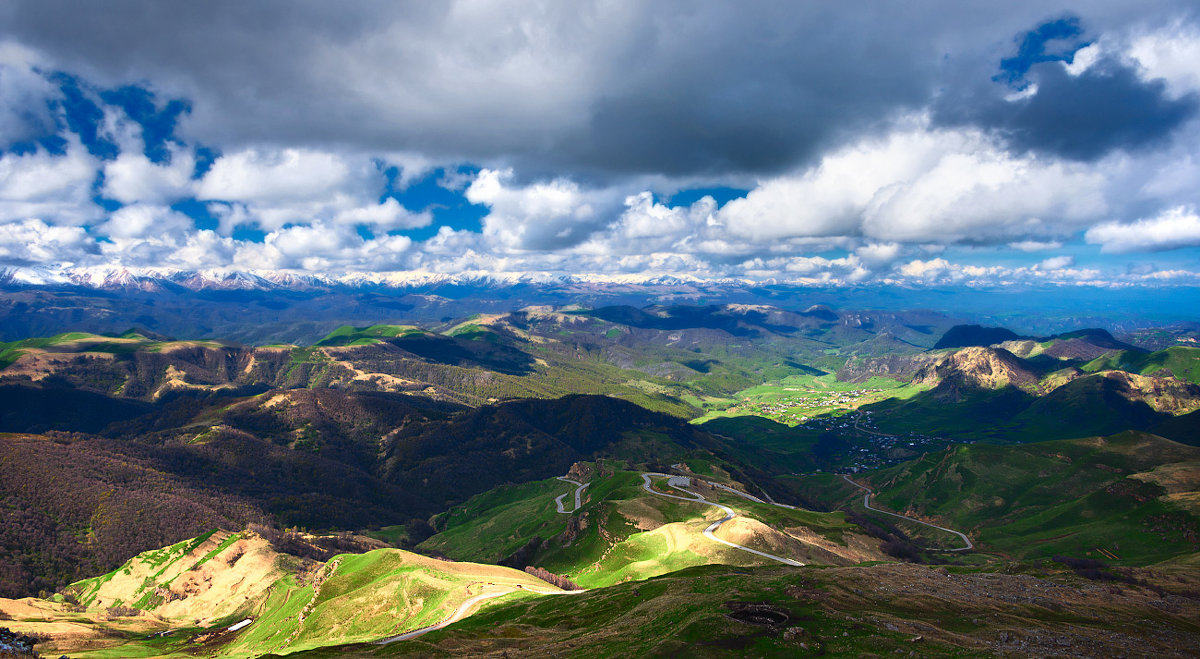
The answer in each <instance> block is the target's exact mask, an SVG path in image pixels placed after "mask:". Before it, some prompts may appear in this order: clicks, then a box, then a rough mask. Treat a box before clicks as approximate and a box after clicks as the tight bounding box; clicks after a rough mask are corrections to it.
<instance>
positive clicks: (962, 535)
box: [842, 474, 975, 551]
mask: <svg viewBox="0 0 1200 659" xmlns="http://www.w3.org/2000/svg"><path fill="white" fill-rule="evenodd" d="M842 478H844V479H846V482H847V483H849V484H851V485H853V486H854V487H857V488H858V489H860V490H863V491H865V492H866V494H864V495H863V506H865V507H866V509H867V510H873V511H875V512H877V513H882V514H884V515H891V516H892V517H899V518H900V519H906V520H908V521H910V522H916V523H917V524H923V525H925V526H928V527H930V528H935V529H937V530H939V531H945V532H946V533H953V534H954V535H956V536H958V537H960V538H962V541H963V542H965V543H967V546H966V547H958V548H956V549H941V548H940V547H926V548H925V549H926V550H929V551H967V550H969V549H974V548H975V544H974V543H973V542H971V539H970V538H968V537H967V536H966V534H965V533H962V532H960V531H955V530H954V529H948V528H946V527H944V526H938V525H937V524H930V523H929V522H922V521H921V520H919V519H916V518H915V517H909V516H907V515H900V514H898V513H890V512H888V511H886V510H880V509H878V508H876V507H874V506H872V505H871V495H872V494H874V492H872V491H871V488H869V487H867V486H865V485H860V484H858V483H856V482H855V481H854V480H853V479H852V478H850V475H849V474H842Z"/></svg>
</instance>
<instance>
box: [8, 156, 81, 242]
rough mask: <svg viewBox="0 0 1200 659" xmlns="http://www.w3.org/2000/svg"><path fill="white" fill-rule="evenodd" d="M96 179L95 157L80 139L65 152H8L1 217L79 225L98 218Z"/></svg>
mask: <svg viewBox="0 0 1200 659" xmlns="http://www.w3.org/2000/svg"><path fill="white" fill-rule="evenodd" d="M95 179H96V161H95V160H94V159H93V158H92V157H91V156H90V155H88V153H87V152H86V151H85V150H84V149H83V147H82V146H81V145H80V144H79V142H78V140H72V141H71V142H69V143H68V145H67V149H66V153H65V154H63V155H54V154H52V153H50V152H48V151H46V150H45V149H38V150H36V151H34V152H32V153H25V154H17V153H14V152H11V151H10V152H8V153H5V154H4V155H3V156H2V157H0V220H24V219H28V218H37V219H42V220H45V221H47V222H55V223H61V224H76V225H77V224H83V223H85V222H88V221H89V220H93V219H96V218H97V217H99V216H100V214H101V211H100V209H99V208H98V207H97V206H96V205H95V204H94V203H93V202H92V192H91V188H92V183H93V181H95Z"/></svg>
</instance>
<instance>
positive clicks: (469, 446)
mask: <svg viewBox="0 0 1200 659" xmlns="http://www.w3.org/2000/svg"><path fill="white" fill-rule="evenodd" d="M864 318H866V316H865V315H864V314H861V313H856V312H840V311H834V310H832V309H824V308H808V309H807V310H805V311H800V312H797V311H787V310H784V309H777V308H772V307H767V306H763V305H756V306H738V305H727V306H707V307H686V306H672V307H648V308H645V309H634V308H628V307H608V308H598V309H588V308H584V307H578V306H572V307H567V308H561V309H559V308H551V307H536V308H527V309H523V310H519V311H516V312H511V313H497V314H483V315H471V316H468V317H466V318H462V319H451V320H446V321H441V322H439V323H436V324H434V325H426V326H421V325H415V324H404V323H395V324H390V323H383V324H374V325H366V326H360V327H349V326H345V327H338V328H334V329H333V330H332V331H330V332H328V333H326V334H325V335H324V336H323V337H322V338H321V339H320V340H318V341H315V342H314V343H312V344H311V345H264V346H252V345H243V344H239V343H235V342H227V341H218V340H209V339H206V340H176V339H173V338H171V337H165V336H160V335H157V334H154V333H152V332H146V331H141V330H130V331H129V332H125V333H123V334H120V335H115V336H104V335H99V334H90V333H82V332H75V333H67V334H61V335H55V336H52V337H49V338H42V339H23V340H19V341H14V342H11V343H9V344H6V345H5V346H4V347H3V352H0V355H2V356H3V360H4V361H3V364H4V367H3V368H0V398H2V399H3V400H4V401H6V404H5V407H4V412H3V414H0V431H3V432H4V433H5V434H3V435H0V440H2V441H0V451H2V454H0V457H2V458H3V459H0V487H2V488H3V489H2V492H0V494H2V496H3V497H4V498H3V500H4V502H5V506H6V507H5V508H3V509H2V510H3V511H4V512H3V514H4V515H6V517H5V519H6V523H5V525H4V531H3V532H0V550H2V551H0V577H2V578H0V587H3V588H4V592H3V593H0V596H5V597H8V598H9V599H0V612H2V613H3V616H6V617H8V618H9V619H8V620H5V621H4V623H3V625H4V626H8V627H9V628H10V629H12V630H14V631H15V632H19V633H24V634H34V635H45V636H44V637H43V636H37V638H45V639H46V640H44V641H42V642H41V643H39V646H38V647H39V648H41V649H42V651H43V652H47V653H48V652H59V653H66V654H68V655H69V656H72V657H95V658H106V657H118V656H139V657H188V656H198V655H204V656H217V657H257V656H293V655H294V656H326V654H327V653H335V654H336V655H337V656H393V655H404V654H417V655H428V654H433V655H441V654H460V653H463V652H466V653H469V654H479V655H484V656H486V655H489V654H494V655H496V656H502V655H503V653H504V652H506V651H519V652H521V653H522V654H531V655H534V656H537V655H538V654H546V655H548V656H549V655H555V654H561V653H564V652H570V653H572V654H582V655H583V656H587V655H588V653H594V654H595V655H596V656H606V655H607V654H608V652H609V651H610V650H611V648H612V647H614V646H612V645H610V644H611V643H617V642H625V643H627V642H630V641H629V639H630V638H638V637H641V635H643V634H645V633H651V634H652V635H653V637H654V638H657V639H658V640H657V641H654V642H653V643H652V645H653V646H654V647H658V648H660V649H659V650H658V651H660V652H663V653H670V652H674V651H678V649H679V648H680V647H683V646H682V645H680V644H681V643H682V644H685V645H686V646H687V647H689V648H690V649H691V650H693V652H692V653H693V654H698V655H700V656H706V655H710V654H711V655H718V654H720V653H722V652H724V651H726V650H729V649H734V648H738V649H741V650H744V651H750V650H751V649H757V651H758V652H761V653H765V654H792V653H795V652H802V651H821V652H832V653H835V654H836V653H842V654H856V653H862V652H867V653H881V652H890V651H891V650H892V649H904V648H909V647H912V644H913V643H920V644H922V645H921V648H922V651H923V652H924V653H928V654H933V655H938V654H960V653H963V652H966V653H968V654H970V653H977V652H985V653H986V652H991V651H1012V652H1018V653H1020V652H1035V653H1036V652H1052V651H1053V648H1054V647H1058V646H1056V645H1055V644H1057V643H1071V644H1082V645H1081V646H1080V647H1086V648H1092V649H1091V650H1089V652H1091V653H1092V655H1093V656H1101V655H1103V654H1105V653H1111V652H1120V651H1123V650H1122V649H1123V648H1124V649H1127V648H1130V647H1136V646H1137V644H1138V643H1141V642H1143V641H1144V639H1145V636H1144V635H1143V633H1142V632H1141V631H1136V629H1135V628H1134V627H1131V626H1130V625H1131V624H1132V621H1133V620H1135V619H1138V616H1143V615H1149V613H1139V612H1148V611H1150V610H1151V609H1153V610H1159V609H1160V608H1161V607H1166V609H1164V610H1169V611H1173V612H1174V613H1172V614H1170V616H1168V617H1165V618H1164V617H1161V616H1160V617H1158V618H1156V620H1158V622H1157V623H1155V624H1156V629H1158V631H1159V632H1162V633H1167V634H1178V635H1179V637H1178V639H1176V641H1172V642H1165V643H1166V644H1165V645H1163V643H1164V642H1162V641H1159V642H1158V643H1159V645H1156V646H1155V647H1158V648H1160V649H1161V650H1162V652H1163V655H1164V656H1173V655H1172V651H1171V649H1170V648H1173V647H1177V642H1182V641H1181V640H1180V639H1184V638H1191V636H1190V635H1192V634H1194V633H1195V632H1194V629H1196V628H1200V627H1196V625H1200V620H1197V619H1194V618H1195V617H1194V616H1192V615H1190V614H1188V613H1187V611H1189V610H1195V607H1193V606H1192V602H1193V599H1194V598H1195V597H1196V595H1195V593H1196V592H1200V590H1196V589H1195V588H1194V587H1193V585H1192V584H1193V583H1194V582H1195V580H1196V579H1197V577H1196V573H1195V571H1194V561H1195V556H1196V555H1197V552H1200V517H1198V516H1197V514H1196V502H1197V501H1198V500H1200V476H1197V474H1200V471H1197V467H1196V465H1197V464H1200V448H1195V446H1197V445H1200V437H1197V435H1196V434H1195V433H1196V423H1195V421H1194V419H1195V418H1196V415H1197V414H1198V413H1200V412H1198V411H1200V384H1198V383H1197V381H1196V379H1195V378H1194V377H1193V376H1194V373H1193V370H1194V369H1193V365H1194V363H1197V362H1200V350H1197V349H1195V348H1192V347H1190V346H1188V345H1184V344H1182V343H1181V344H1180V345H1178V346H1173V347H1168V348H1162V349H1158V350H1149V349H1143V348H1139V347H1137V346H1136V345H1135V344H1132V343H1127V342H1124V341H1120V340H1118V339H1116V338H1113V337H1112V336H1111V335H1109V334H1108V333H1107V332H1103V331H1086V332H1069V333H1067V334H1063V335H1056V336H1051V337H1042V338H1026V337H1021V336H1019V335H1016V334H1014V333H1003V332H991V331H984V329H986V328H984V329H979V328H973V327H970V326H953V325H949V324H947V327H946V331H945V332H944V336H939V335H933V334H922V333H919V332H914V331H913V330H911V329H904V328H905V327H906V325H905V323H906V322H908V323H909V324H911V319H909V318H906V317H904V316H903V315H902V314H901V315H896V314H893V315H880V316H878V317H876V318H875V319H874V320H870V321H866V320H864ZM897 336H905V337H906V338H905V339H904V340H903V341H901V340H897V339H896V338H895V337H897ZM988 341H990V342H991V343H988V344H987V345H973V343H982V342H988ZM946 343H952V344H955V345H950V346H947V345H944V344H946ZM66 483H70V486H69V487H64V485H65V484H66ZM214 529H215V530H214ZM38 543H40V544H38ZM35 545H37V546H41V547H44V549H42V550H41V551H38V552H31V551H30V548H31V547H33V546H35ZM130 556H133V557H134V558H132V559H131V558H129V557H130ZM97 575H103V576H97ZM734 584H736V585H734ZM985 584H986V585H985ZM666 586H669V587H666ZM977 588H986V591H985V592H983V593H976V592H975V590H974V589H977ZM1101 588H1102V589H1107V590H1106V591H1105V592H1106V593H1107V594H1106V595H1105V597H1107V598H1111V599H1110V602H1109V604H1105V605H1101V604H1100V602H1099V600H1098V599H1097V597H1098V595H1096V594H1095V593H1096V592H1097V590H1096V589H1101ZM35 595H40V596H35ZM546 598H551V600H553V603H550V600H547V599H546ZM930 598H932V599H930ZM1022 598H1025V599H1022ZM1030 598H1031V599H1030ZM948 601H949V602H953V604H952V605H951V604H946V603H945V602H948ZM936 602H942V603H941V604H937V603H936ZM1111 602H1120V607H1119V608H1120V609H1121V612H1120V613H1117V612H1115V611H1114V610H1110V609H1107V608H1105V609H1104V610H1105V611H1108V613H1103V614H1101V613H1099V611H1100V610H1101V608H1103V607H1106V606H1110V604H1111ZM948 606H953V607H957V609H958V610H962V611H969V612H974V613H970V614H969V615H973V616H975V618H973V619H972V620H973V621H972V622H971V623H970V624H967V623H964V622H962V619H961V617H960V616H958V615H955V616H947V614H946V613H945V610H946V609H945V607H948ZM1079 606H1082V607H1084V608H1085V609H1086V610H1087V611H1089V613H1087V614H1080V615H1078V616H1075V617H1072V616H1067V615H1060V614H1054V616H1053V620H1054V621H1053V623H1052V624H1051V623H1048V622H1045V620H1046V618H1045V614H1044V613H1043V612H1044V611H1046V610H1049V611H1062V610H1066V609H1065V607H1079ZM1112 606H1116V605H1112ZM939 607H941V608H939ZM1147 607H1150V608H1147ZM1155 607H1159V608H1155ZM633 611H640V612H641V613H637V614H634V613H632V612H633ZM556 612H557V613H556ZM629 615H634V618H629V617H627V616H629ZM1093 615H1095V616H1100V615H1105V616H1110V615H1111V616H1112V617H1111V618H1108V619H1109V620H1111V621H1113V622H1111V624H1106V625H1100V626H1098V625H1097V623H1095V622H1094V620H1095V618H1092V617H1089V616H1093ZM714 616H715V617H714ZM1171 616H1174V617H1171ZM634 620H640V621H641V622H640V623H637V624H640V625H641V626H642V627H644V628H645V629H642V630H641V631H637V630H635V629H633V628H630V627H629V626H630V625H634V624H635V623H634ZM717 620H720V621H721V622H720V623H719V624H718V623H717V622H715V621H717ZM1125 620H1127V621H1130V622H1129V624H1126V623H1122V622H1120V621H1125ZM1048 624H1049V625H1050V627H1047V626H1046V625H1048ZM571 629H574V630H575V631H574V632H570V631H568V630H571ZM505 630H508V631H505ZM652 630H658V631H652ZM702 630H708V631H702ZM1039 630H1040V631H1039ZM1050 630H1053V631H1050ZM1167 630H1172V631H1167ZM1159 637H1160V638H1161V634H1160V636H1159ZM584 638H586V639H589V640H588V641H587V644H586V647H585V646H583V645H579V643H581V642H582V641H581V640H580V639H584ZM914 638H917V639H919V640H916V641H914V640H913V639H914ZM534 639H537V640H536V642H535V641H534ZM618 639H621V640H620V641H618ZM1063 639H1069V640H1063ZM647 642H650V641H647ZM1005 648H1008V650H1005Z"/></svg>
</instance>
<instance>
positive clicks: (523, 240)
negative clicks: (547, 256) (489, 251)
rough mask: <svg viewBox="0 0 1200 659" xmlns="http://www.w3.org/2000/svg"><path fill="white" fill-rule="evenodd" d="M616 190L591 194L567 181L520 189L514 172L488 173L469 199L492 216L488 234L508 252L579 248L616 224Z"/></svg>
mask: <svg viewBox="0 0 1200 659" xmlns="http://www.w3.org/2000/svg"><path fill="white" fill-rule="evenodd" d="M618 194H619V193H617V192H616V191H615V190H609V189H601V190H596V191H587V190H584V189H582V188H581V187H580V186H579V184H578V183H575V182H574V181H570V180H566V179H554V180H552V181H546V182H539V183H532V184H529V185H514V184H513V171H512V170H511V169H509V170H500V171H498V170H491V169H485V170H483V171H481V172H480V173H479V175H478V176H477V177H476V178H475V180H474V181H472V182H471V185H470V186H469V187H468V188H467V191H466V198H467V200H468V201H470V202H471V203H473V204H484V205H486V206H487V207H488V208H489V209H490V211H491V212H489V213H488V215H487V217H486V218H485V219H484V222H483V235H484V236H485V237H486V238H487V239H488V240H489V241H490V242H491V243H492V245H493V247H495V248H496V249H499V250H502V251H523V250H549V249H556V248H563V247H569V246H572V245H576V244H578V243H580V242H582V241H583V240H585V239H586V238H587V237H588V236H590V235H591V234H592V232H593V231H595V230H597V229H599V228H601V227H603V226H604V225H605V224H606V223H607V222H609V221H611V219H612V217H613V215H614V214H615V213H614V210H615V208H617V203H618V201H619V199H620V197H619V196H618Z"/></svg>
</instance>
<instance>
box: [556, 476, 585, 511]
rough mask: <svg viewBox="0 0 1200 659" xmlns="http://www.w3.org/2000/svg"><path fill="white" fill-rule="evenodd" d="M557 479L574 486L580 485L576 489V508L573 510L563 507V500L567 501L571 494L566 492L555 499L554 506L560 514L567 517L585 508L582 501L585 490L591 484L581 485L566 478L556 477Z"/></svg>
mask: <svg viewBox="0 0 1200 659" xmlns="http://www.w3.org/2000/svg"><path fill="white" fill-rule="evenodd" d="M555 478H557V479H558V480H560V481H565V482H567V483H572V484H574V485H578V487H576V488H575V507H574V508H572V509H571V510H567V509H566V507H565V506H563V499H565V498H566V497H567V495H568V494H570V492H566V493H564V494H560V495H558V496H557V497H554V505H556V506H558V512H560V513H563V514H565V515H569V514H571V513H573V512H575V511H576V510H579V508H580V507H581V506H583V500H582V496H583V488H585V487H587V486H588V485H591V483H580V482H579V481H577V480H573V479H570V478H567V477H566V476H555Z"/></svg>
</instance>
